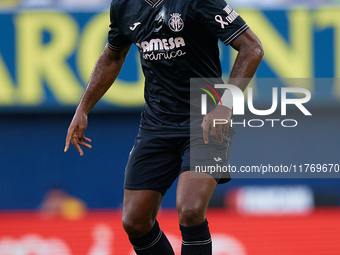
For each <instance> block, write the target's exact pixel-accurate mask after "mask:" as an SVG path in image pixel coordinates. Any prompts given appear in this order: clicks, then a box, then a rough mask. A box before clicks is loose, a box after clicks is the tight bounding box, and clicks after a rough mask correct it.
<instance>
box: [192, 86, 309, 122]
mask: <svg viewBox="0 0 340 255" xmlns="http://www.w3.org/2000/svg"><path fill="white" fill-rule="evenodd" d="M197 83H199V84H200V87H199V89H200V90H201V91H203V92H204V93H202V94H201V115H206V114H207V112H208V110H207V109H208V104H209V103H208V101H209V100H210V101H212V102H213V103H214V104H215V106H217V105H223V106H226V107H229V108H230V109H232V111H233V115H241V116H244V115H245V105H246V104H245V101H247V107H248V110H249V111H250V112H251V113H252V114H254V115H255V116H261V117H262V118H259V117H257V118H252V119H245V118H244V119H243V120H242V121H240V120H238V121H237V122H236V121H234V120H233V119H232V120H231V121H230V126H231V127H233V126H235V125H238V126H243V127H246V126H247V127H263V126H264V125H271V127H274V126H275V125H281V126H282V127H285V128H286V127H296V126H297V125H298V121H297V120H296V119H288V118H280V119H279V118H270V115H272V114H273V113H274V112H275V111H276V110H277V108H278V105H279V96H278V90H279V88H277V87H272V98H271V102H272V105H271V107H270V108H269V109H264V110H260V109H256V108H255V107H254V93H253V88H251V87H248V90H247V100H245V96H244V94H243V92H242V90H241V89H240V88H239V87H237V86H235V85H231V84H214V85H213V86H210V85H208V84H206V83H204V82H197ZM221 89H222V91H223V94H221V93H220V94H219V93H218V92H217V90H218V91H221ZM280 92H281V93H280V94H281V97H280V106H281V112H280V114H281V116H282V117H286V116H287V106H288V107H289V105H292V106H293V107H297V109H299V110H300V111H301V112H302V113H303V114H304V115H305V116H312V114H311V113H310V112H309V111H308V110H307V108H306V107H305V106H304V104H305V103H307V102H309V101H310V99H311V93H310V91H309V90H307V89H305V88H298V87H281V88H280ZM220 95H221V96H220ZM292 95H301V97H299V98H292V97H294V96H292ZM208 97H209V98H210V99H209V98H208ZM264 116H265V117H264ZM227 123H228V120H227V119H214V120H213V126H214V127H216V125H218V124H227Z"/></svg>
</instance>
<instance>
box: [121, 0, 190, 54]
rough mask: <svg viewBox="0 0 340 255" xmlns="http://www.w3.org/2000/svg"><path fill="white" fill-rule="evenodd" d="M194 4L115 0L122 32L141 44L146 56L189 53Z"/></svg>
mask: <svg viewBox="0 0 340 255" xmlns="http://www.w3.org/2000/svg"><path fill="white" fill-rule="evenodd" d="M194 3H195V2H194V1H191V0H189V1H188V0H187V1H172V0H157V1H156V2H152V1H151V0H124V1H121V0H118V1H117V0H114V4H115V10H116V16H115V18H116V19H117V24H118V27H119V29H120V31H121V32H122V33H123V34H124V35H125V36H127V37H128V38H129V39H130V40H131V42H133V43H135V44H136V45H137V46H138V48H139V49H140V51H141V54H142V57H143V59H145V60H162V59H174V58H177V57H180V56H182V55H185V48H186V47H185V46H186V40H185V39H186V38H185V37H186V35H190V33H188V31H189V30H190V26H191V24H192V20H193V11H192V6H191V5H192V4H194ZM116 7H117V8H116ZM158 53H161V54H158Z"/></svg>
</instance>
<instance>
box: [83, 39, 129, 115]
mask: <svg viewBox="0 0 340 255" xmlns="http://www.w3.org/2000/svg"><path fill="white" fill-rule="evenodd" d="M129 48H130V47H128V48H126V49H124V50H122V51H119V52H113V51H111V50H110V49H109V48H108V47H107V46H106V47H105V49H104V51H103V53H102V54H101V56H100V57H99V59H98V61H97V63H96V65H95V67H94V69H93V72H92V74H91V78H90V80H89V83H88V85H87V87H86V90H85V92H84V95H83V97H82V99H81V101H80V103H79V106H78V108H77V111H82V112H83V113H85V114H88V113H89V112H90V111H91V109H92V108H93V107H94V106H95V104H96V103H97V102H98V101H99V99H100V98H101V97H102V96H103V95H104V94H105V92H106V91H107V90H108V89H109V88H110V86H111V85H112V83H113V82H114V81H115V79H116V78H117V76H118V74H119V72H120V69H121V68H122V66H123V63H124V60H125V56H126V54H127V52H128V50H129Z"/></svg>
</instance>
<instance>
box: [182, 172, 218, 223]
mask: <svg viewBox="0 0 340 255" xmlns="http://www.w3.org/2000/svg"><path fill="white" fill-rule="evenodd" d="M216 185H217V182H216V180H215V179H214V178H213V177H212V176H210V175H208V174H206V173H196V172H192V171H191V172H190V171H185V172H183V173H181V175H180V176H179V179H178V184H177V193H176V207H177V211H178V215H179V220H180V224H181V225H183V226H194V225H198V224H200V223H202V222H203V221H204V220H205V218H206V217H205V214H206V210H207V207H208V204H209V200H210V198H211V196H212V194H213V193H214V190H215V188H216Z"/></svg>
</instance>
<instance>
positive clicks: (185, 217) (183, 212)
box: [177, 205, 205, 226]
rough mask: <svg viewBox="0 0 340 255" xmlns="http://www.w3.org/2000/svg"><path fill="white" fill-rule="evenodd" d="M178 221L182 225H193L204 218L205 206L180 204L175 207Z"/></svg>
mask: <svg viewBox="0 0 340 255" xmlns="http://www.w3.org/2000/svg"><path fill="white" fill-rule="evenodd" d="M177 211H178V216H179V223H180V224H181V225H183V226H195V225H198V224H200V223H202V222H203V221H204V219H205V208H204V207H202V206H191V205H182V206H178V208H177Z"/></svg>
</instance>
